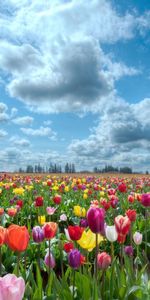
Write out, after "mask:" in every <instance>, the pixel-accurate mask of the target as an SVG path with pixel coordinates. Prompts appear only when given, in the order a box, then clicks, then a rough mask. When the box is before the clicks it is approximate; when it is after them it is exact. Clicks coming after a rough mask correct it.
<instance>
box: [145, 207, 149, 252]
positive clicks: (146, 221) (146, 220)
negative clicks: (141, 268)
mask: <svg viewBox="0 0 150 300" xmlns="http://www.w3.org/2000/svg"><path fill="white" fill-rule="evenodd" d="M147 223H148V219H147V210H145V255H146V258H147V225H148V224H147Z"/></svg>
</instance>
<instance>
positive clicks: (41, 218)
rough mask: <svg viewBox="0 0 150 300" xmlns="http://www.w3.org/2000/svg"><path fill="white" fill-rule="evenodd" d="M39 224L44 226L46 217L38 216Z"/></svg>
mask: <svg viewBox="0 0 150 300" xmlns="http://www.w3.org/2000/svg"><path fill="white" fill-rule="evenodd" d="M38 222H39V224H40V225H44V224H45V222H46V218H45V216H38Z"/></svg>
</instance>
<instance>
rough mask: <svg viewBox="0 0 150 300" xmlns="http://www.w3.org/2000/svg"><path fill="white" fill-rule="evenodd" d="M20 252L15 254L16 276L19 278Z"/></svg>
mask: <svg viewBox="0 0 150 300" xmlns="http://www.w3.org/2000/svg"><path fill="white" fill-rule="evenodd" d="M19 263H20V252H18V253H17V276H19Z"/></svg>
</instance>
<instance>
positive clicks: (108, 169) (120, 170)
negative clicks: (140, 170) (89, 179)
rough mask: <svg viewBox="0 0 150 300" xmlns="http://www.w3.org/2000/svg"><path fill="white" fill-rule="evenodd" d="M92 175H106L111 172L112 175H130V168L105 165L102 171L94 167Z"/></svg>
mask: <svg viewBox="0 0 150 300" xmlns="http://www.w3.org/2000/svg"><path fill="white" fill-rule="evenodd" d="M93 172H94V173H108V172H113V173H126V174H132V173H133V171H132V168H130V167H121V168H118V167H113V166H111V165H108V166H107V165H106V166H105V167H104V168H103V169H99V168H97V167H94V169H93Z"/></svg>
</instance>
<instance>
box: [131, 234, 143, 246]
mask: <svg viewBox="0 0 150 300" xmlns="http://www.w3.org/2000/svg"><path fill="white" fill-rule="evenodd" d="M142 238H143V236H142V234H141V233H140V232H138V231H136V232H135V233H134V234H133V241H134V243H135V244H136V245H140V244H141V243H142Z"/></svg>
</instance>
